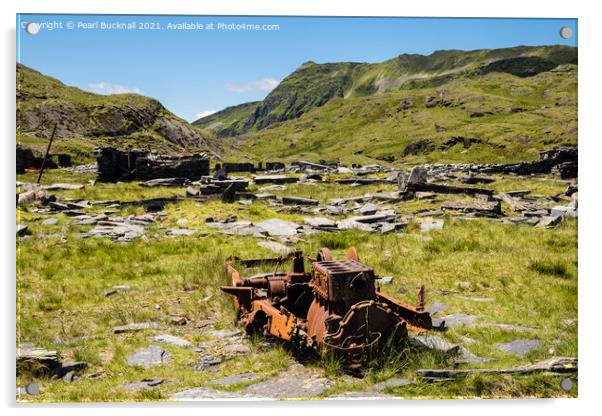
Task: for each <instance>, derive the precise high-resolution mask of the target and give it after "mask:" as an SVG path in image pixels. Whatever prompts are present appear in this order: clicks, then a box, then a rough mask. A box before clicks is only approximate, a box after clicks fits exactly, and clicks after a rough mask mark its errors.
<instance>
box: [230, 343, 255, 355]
mask: <svg viewBox="0 0 602 416" xmlns="http://www.w3.org/2000/svg"><path fill="white" fill-rule="evenodd" d="M223 350H224V352H226V353H231V354H247V353H248V352H249V351H251V349H250V348H249V346H248V345H245V344H230V345H226V346H225V347H224V348H223Z"/></svg>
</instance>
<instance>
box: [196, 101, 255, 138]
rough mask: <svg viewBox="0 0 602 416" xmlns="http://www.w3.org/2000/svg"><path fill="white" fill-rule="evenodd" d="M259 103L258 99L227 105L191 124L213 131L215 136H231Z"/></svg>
mask: <svg viewBox="0 0 602 416" xmlns="http://www.w3.org/2000/svg"><path fill="white" fill-rule="evenodd" d="M259 104H260V101H253V102H250V103H244V104H240V105H235V106H232V107H227V108H225V109H223V110H222V111H218V112H217V113H214V114H211V115H209V116H206V117H203V118H200V119H198V120H196V121H194V122H193V123H192V125H193V126H196V127H198V128H200V129H203V130H205V131H209V132H212V133H215V134H216V135H217V136H221V137H223V136H232V135H233V134H236V132H237V131H238V130H240V129H241V128H242V123H243V122H244V121H245V120H246V119H247V118H248V117H250V116H251V114H253V113H254V112H255V109H256V108H257V107H258V106H259Z"/></svg>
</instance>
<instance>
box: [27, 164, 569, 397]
mask: <svg viewBox="0 0 602 416" xmlns="http://www.w3.org/2000/svg"><path fill="white" fill-rule="evenodd" d="M31 175H32V174H26V175H20V176H19V179H20V180H31V179H32V176H31ZM87 179H88V176H86V175H83V176H79V175H71V174H67V173H65V172H63V171H60V170H56V171H54V170H52V171H50V172H48V175H47V176H45V179H44V181H45V183H51V182H55V181H61V182H67V181H70V182H83V183H85V182H86V180H87ZM491 186H492V187H495V188H499V190H509V189H525V188H526V189H532V188H535V189H536V192H537V193H539V194H542V195H553V194H555V193H558V192H559V190H562V189H564V187H566V183H561V182H557V181H552V180H547V181H543V180H539V179H537V178H533V179H528V180H519V179H503V180H500V181H498V182H496V183H494V184H492V185H491ZM380 188H381V186H373V187H367V188H363V187H358V188H352V187H348V186H338V187H336V188H335V187H330V185H326V184H325V185H316V186H309V185H303V184H295V185H291V186H289V190H288V191H289V193H286V192H285V194H299V195H301V196H313V197H317V198H318V199H320V200H326V199H328V198H329V197H332V196H337V197H338V196H341V195H349V196H351V195H358V194H363V193H364V192H366V191H370V192H374V191H376V190H378V189H380ZM382 188H385V189H383V191H390V190H392V189H389V188H387V186H382ZM181 192H182V191H181V190H178V189H174V188H150V189H149V188H142V187H140V186H138V185H137V184H136V183H127V184H126V183H124V184H101V183H98V184H96V185H95V186H94V187H89V186H86V188H85V189H84V190H80V191H59V192H57V194H58V195H59V196H60V197H61V198H65V197H71V198H73V197H77V196H81V197H84V198H89V199H122V200H130V199H136V198H142V197H156V196H160V195H163V196H168V195H173V194H179V193H181ZM436 205H437V204H432V203H430V202H427V201H422V200H420V201H407V202H401V203H398V204H395V205H392V206H391V207H392V208H394V209H395V210H397V211H398V212H407V213H410V212H413V211H414V210H416V209H423V208H424V207H431V208H432V207H433V206H436ZM131 212H139V213H141V212H142V210H141V209H139V208H136V209H134V210H132V209H131V208H128V209H127V210H125V211H124V213H131ZM165 212H166V214H167V215H166V216H165V217H164V218H163V219H162V220H161V221H160V222H159V223H158V224H155V225H153V226H151V227H150V228H149V229H148V231H147V233H146V236H145V237H144V238H141V239H139V240H136V241H133V242H131V243H127V244H119V243H115V242H112V241H110V240H107V239H103V238H100V239H85V240H84V239H81V238H80V237H79V233H80V232H82V231H86V230H87V229H88V228H89V227H86V226H74V225H72V220H71V219H69V218H67V217H65V216H63V215H62V214H59V215H57V218H58V219H59V222H58V224H57V225H54V226H49V225H43V224H42V223H41V220H42V219H44V218H46V217H45V216H42V215H39V214H35V213H34V212H32V211H31V210H27V209H23V208H19V209H18V211H17V215H18V218H19V220H20V221H21V222H23V223H25V224H27V225H28V226H29V228H30V230H31V231H32V237H29V238H26V239H19V240H18V241H17V253H18V256H17V290H18V298H17V300H18V303H17V340H18V342H31V343H33V344H35V345H38V346H41V347H44V348H47V349H52V350H57V351H58V352H59V353H60V354H61V356H62V357H63V358H65V359H76V360H79V359H81V360H85V361H87V362H88V363H89V364H90V367H89V368H88V369H87V370H86V371H85V373H84V376H85V377H84V378H83V379H80V380H77V381H76V382H74V383H71V384H68V383H65V382H63V381H62V380H52V379H47V378H40V379H36V381H37V382H38V383H39V384H40V385H41V386H42V388H43V393H42V394H41V395H39V396H29V397H27V398H26V399H27V400H33V401H115V400H116V401H122V400H124V401H127V400H165V399H167V398H168V397H169V395H170V394H173V393H174V392H176V391H180V390H183V389H186V388H190V387H196V386H202V385H204V383H205V382H207V381H208V380H210V379H214V378H218V377H222V376H226V375H231V374H238V373H243V372H248V371H254V372H257V373H258V374H259V375H260V380H263V379H265V378H267V377H269V376H270V375H272V374H274V373H275V372H276V371H278V370H279V369H282V368H285V367H286V366H287V365H288V360H289V358H288V357H289V354H290V352H289V351H288V349H287V348H284V346H283V345H281V344H278V343H276V344H275V345H273V346H271V347H268V348H263V347H261V343H260V342H259V340H258V339H254V340H251V342H250V345H251V353H250V354H249V355H247V356H243V357H238V358H235V359H233V360H230V361H227V362H226V363H224V364H223V365H222V366H220V367H219V368H218V372H217V373H215V374H209V373H198V372H195V371H194V370H192V365H193V364H194V362H195V360H196V359H197V356H198V354H197V353H193V352H192V351H190V350H185V349H181V348H178V347H171V346H166V347H165V348H166V349H167V350H168V351H169V352H170V353H171V354H172V355H173V358H172V361H171V362H170V363H169V364H168V365H165V366H162V367H153V368H152V369H149V370H144V369H141V368H131V367H128V366H126V364H125V361H124V359H125V357H126V356H127V355H128V354H130V353H132V352H134V351H135V350H137V349H139V348H142V347H145V346H147V345H149V344H150V343H151V342H152V340H151V339H150V336H151V335H152V334H154V333H157V331H145V332H143V333H137V334H131V335H115V334H113V333H112V327H113V326H116V325H122V324H125V323H129V322H140V321H148V320H153V321H157V322H164V323H167V320H166V318H165V315H167V314H172V313H177V314H184V315H185V316H187V317H188V319H189V320H190V321H191V322H190V323H189V324H188V325H185V326H170V327H169V328H168V329H166V330H165V331H160V332H167V333H170V334H173V335H177V336H182V337H185V338H187V339H189V340H191V341H193V342H196V343H198V342H204V341H206V338H205V336H204V335H203V334H202V333H201V332H200V330H199V329H196V325H195V324H197V323H199V322H201V321H203V320H206V319H212V320H215V321H216V327H219V328H233V327H234V311H233V307H232V302H231V299H230V298H229V297H228V296H227V295H225V294H223V293H222V292H221V291H220V290H219V286H220V285H222V284H227V283H228V282H229V277H228V275H227V273H226V271H225V268H224V261H225V259H226V258H227V257H229V256H231V255H236V256H240V257H247V258H251V257H259V256H273V253H272V252H270V251H269V250H267V249H264V248H261V247H258V246H257V245H256V243H257V241H258V240H257V239H254V238H252V237H235V236H227V235H222V234H218V233H216V232H215V230H214V229H211V228H209V227H206V226H205V224H204V221H205V218H206V217H208V216H212V217H214V218H216V219H220V218H225V217H226V216H229V215H236V216H237V218H238V219H241V220H246V219H248V220H251V221H260V220H262V219H265V218H268V217H274V216H278V217H281V218H284V219H288V220H294V221H301V220H302V218H303V215H300V214H290V213H286V212H280V213H277V212H274V211H273V209H272V208H271V207H269V206H268V205H267V203H264V202H256V203H254V204H252V205H251V206H244V205H240V204H223V203H221V202H219V201H211V202H207V203H198V202H194V201H184V202H181V203H178V204H172V205H168V206H167V208H166V210H165ZM181 218H186V219H188V221H189V223H188V225H187V227H189V228H197V227H198V228H200V229H203V230H204V231H207V233H208V234H207V235H205V236H199V237H178V238H168V237H166V236H165V233H164V231H163V230H162V229H161V228H160V227H162V228H172V227H176V221H177V220H178V219H181ZM445 220H446V221H445V225H444V229H443V230H442V231H431V232H429V233H428V236H429V237H432V240H426V241H425V240H424V239H423V238H422V236H423V235H422V234H420V232H419V230H418V227H415V226H410V227H408V228H407V230H405V231H406V234H404V235H398V234H386V235H379V234H365V233H362V232H359V231H349V232H341V233H336V234H328V233H319V234H315V235H309V236H303V238H302V240H301V241H300V242H299V244H298V247H299V248H301V249H303V250H304V252H305V253H306V254H309V255H312V256H313V255H315V253H317V251H318V249H319V248H320V247H322V246H326V247H329V248H330V249H331V250H332V252H333V255H334V257H335V258H342V257H344V255H345V251H346V249H347V247H348V246H349V245H355V246H356V247H357V249H358V252H359V255H360V260H361V261H362V262H363V263H365V264H367V265H369V266H371V267H373V268H374V269H375V271H376V273H377V274H379V275H381V276H394V280H393V284H391V285H388V286H383V287H382V289H383V290H384V291H385V292H387V293H390V294H391V295H393V296H395V297H397V298H398V299H400V300H401V301H403V302H407V303H415V302H416V294H417V292H418V289H419V288H420V286H421V285H422V284H425V285H426V288H427V292H426V293H427V305H428V304H429V303H433V302H445V303H447V304H449V305H450V306H449V309H448V310H446V311H445V313H468V314H476V315H479V316H480V317H481V319H480V322H490V323H507V324H514V325H521V326H526V327H529V328H532V329H533V331H532V332H529V333H517V332H515V331H508V330H502V329H499V328H495V327H487V326H485V327H463V326H460V327H454V328H452V329H450V330H449V331H448V332H446V333H443V334H438V335H441V336H443V337H444V338H446V339H448V340H450V341H452V342H461V337H462V336H465V337H470V338H472V339H474V340H476V341H477V343H476V344H474V345H467V348H468V349H470V350H471V351H472V352H473V353H475V354H477V355H480V356H484V357H491V358H494V359H495V361H494V362H492V363H486V364H481V365H480V366H494V367H498V366H499V367H504V366H512V365H521V364H527V363H531V362H535V361H537V360H541V359H544V358H548V357H550V356H553V355H564V356H577V325H576V324H575V325H572V326H567V325H566V324H565V323H564V322H565V321H566V320H568V319H570V320H575V321H576V319H577V222H576V220H572V219H569V220H567V221H565V222H563V223H562V224H561V225H560V226H559V227H557V228H554V229H536V228H533V227H530V226H521V225H519V226H517V225H510V224H502V223H499V222H493V221H489V220H470V221H468V220H460V219H454V218H451V217H446V218H445ZM282 267H283V268H284V267H286V266H282ZM248 272H249V273H254V272H255V270H248ZM460 281H462V282H469V283H470V286H469V287H465V285H463V286H458V284H457V283H458V282H460ZM120 284H127V285H130V287H131V290H130V291H129V292H125V293H119V294H117V295H114V296H111V297H108V298H107V297H105V296H104V292H105V291H106V290H108V289H109V288H111V287H112V286H114V285H120ZM463 296H464V297H475V298H477V297H487V298H492V299H494V300H493V302H470V301H466V300H463V299H462V298H461V297H463ZM157 306H158V307H157ZM82 337H83V338H82ZM518 338H536V339H540V340H542V341H544V343H545V344H544V346H543V347H542V348H539V349H537V350H535V351H532V352H531V353H529V354H528V355H527V356H525V357H518V356H513V355H511V354H507V353H503V352H501V351H499V350H497V349H495V348H494V345H495V344H497V343H499V342H506V341H510V340H512V339H518ZM306 365H309V366H312V367H315V368H317V369H318V371H320V372H321V373H323V374H324V375H325V376H327V377H329V378H331V379H332V380H333V381H334V382H335V385H334V387H332V388H331V389H330V390H329V391H328V392H327V394H331V393H336V392H342V391H350V390H365V389H367V388H368V387H369V386H370V385H371V384H373V383H376V382H378V381H381V380H384V379H386V378H389V377H391V376H393V375H398V376H402V377H406V378H410V379H412V380H414V381H415V384H412V385H410V386H406V387H403V388H399V389H390V390H388V391H387V392H389V393H392V394H395V395H399V396H402V397H407V398H451V397H476V396H479V397H565V396H571V397H573V396H575V395H576V391H577V390H576V389H573V390H572V391H571V392H563V391H562V390H561V389H560V388H558V386H559V383H560V379H561V378H560V377H557V376H548V375H543V374H538V375H530V376H492V375H487V376H485V375H476V376H472V377H469V378H466V379H462V380H457V381H453V382H443V383H436V384H428V383H424V382H422V381H421V380H419V379H416V377H415V376H414V371H415V370H416V369H418V368H425V367H435V368H446V367H447V366H448V365H449V364H448V362H447V360H446V358H445V357H443V356H441V355H440V354H436V353H432V352H423V351H415V350H412V349H404V350H402V351H398V350H396V351H390V353H389V354H383V357H382V358H381V360H380V361H379V362H376V363H374V366H373V367H372V369H371V370H370V371H369V372H368V374H367V376H366V377H365V378H364V379H349V377H347V376H343V375H342V374H341V372H340V368H341V367H340V363H338V362H337V361H336V360H333V359H324V360H317V361H311V360H310V362H308V363H306ZM473 366H475V367H478V366H479V365H473ZM92 374H97V378H90V377H89V376H90V375H92ZM153 377H157V378H164V379H165V382H164V383H163V384H162V385H161V386H160V387H158V388H156V389H154V390H153V391H152V392H145V393H130V392H125V391H123V390H122V389H121V388H120V386H121V385H122V384H123V383H126V382H128V381H136V380H140V379H142V378H153ZM31 380H32V378H31V377H30V376H29V375H27V374H25V375H21V376H19V377H18V378H17V384H18V385H24V384H26V383H27V382H30V381H31ZM574 381H575V380H574ZM241 387H242V386H232V387H230V388H229V389H232V390H236V389H239V388H241Z"/></svg>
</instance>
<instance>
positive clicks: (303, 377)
mask: <svg viewBox="0 0 602 416" xmlns="http://www.w3.org/2000/svg"><path fill="white" fill-rule="evenodd" d="M332 385H333V382H332V381H330V380H328V379H327V378H324V377H321V376H320V375H319V374H317V373H316V372H315V371H313V370H311V369H308V368H305V367H303V366H302V365H301V364H294V365H292V366H291V367H289V368H288V369H286V370H284V371H281V372H279V373H278V374H276V375H275V376H274V377H272V378H269V379H267V380H265V381H262V382H260V383H257V384H253V385H251V386H248V387H246V388H245V389H243V390H242V393H245V394H252V395H253V396H259V397H265V398H277V399H282V398H302V397H314V396H319V395H320V394H322V393H323V392H325V391H326V390H327V389H328V388H330V387H331V386H332Z"/></svg>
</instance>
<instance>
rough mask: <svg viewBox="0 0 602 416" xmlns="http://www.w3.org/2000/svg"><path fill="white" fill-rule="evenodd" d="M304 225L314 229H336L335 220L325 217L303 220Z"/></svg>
mask: <svg viewBox="0 0 602 416" xmlns="http://www.w3.org/2000/svg"><path fill="white" fill-rule="evenodd" d="M303 223H304V224H307V225H310V226H312V227H316V228H320V227H335V226H336V224H335V222H334V221H333V220H330V219H328V218H324V217H308V218H303Z"/></svg>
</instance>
